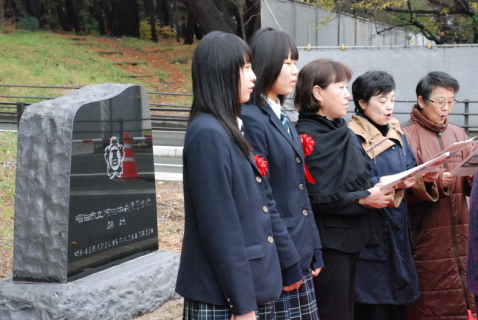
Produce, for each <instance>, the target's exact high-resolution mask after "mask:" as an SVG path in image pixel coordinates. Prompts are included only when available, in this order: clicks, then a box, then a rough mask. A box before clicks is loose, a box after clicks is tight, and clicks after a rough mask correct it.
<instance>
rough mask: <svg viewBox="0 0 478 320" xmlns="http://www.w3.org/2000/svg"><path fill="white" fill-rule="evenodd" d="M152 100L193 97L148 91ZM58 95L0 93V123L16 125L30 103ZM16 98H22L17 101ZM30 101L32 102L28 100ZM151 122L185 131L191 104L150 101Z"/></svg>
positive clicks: (45, 87) (156, 128) (5, 85)
mask: <svg viewBox="0 0 478 320" xmlns="http://www.w3.org/2000/svg"><path fill="white" fill-rule="evenodd" d="M0 87H11V88H34V89H59V90H71V89H75V90H76V89H80V88H81V87H60V86H30V85H8V84H0ZM148 96H150V97H151V99H150V100H157V96H176V97H192V94H190V93H171V92H148ZM55 98H57V97H50V96H22V95H0V100H9V101H0V124H2V123H3V124H9V125H12V126H14V125H16V126H17V127H18V124H19V122H20V118H21V116H22V114H23V112H24V110H25V108H27V107H28V106H29V105H31V104H33V103H36V102H40V101H43V100H50V99H55ZM14 100H17V101H18V100H21V102H15V101H14ZM26 101H30V102H26ZM149 105H150V110H151V122H152V127H153V130H167V131H185V130H186V126H187V121H188V116H189V112H190V110H191V106H187V105H177V104H167V103H150V104H149Z"/></svg>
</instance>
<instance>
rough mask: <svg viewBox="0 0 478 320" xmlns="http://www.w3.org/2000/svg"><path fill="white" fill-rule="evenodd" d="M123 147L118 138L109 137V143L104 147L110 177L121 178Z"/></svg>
mask: <svg viewBox="0 0 478 320" xmlns="http://www.w3.org/2000/svg"><path fill="white" fill-rule="evenodd" d="M123 160H124V148H123V146H122V145H121V144H120V143H119V141H118V138H116V137H111V139H110V145H109V146H107V147H106V148H105V161H106V165H107V173H108V177H110V179H113V178H114V177H118V178H121V175H122V174H123Z"/></svg>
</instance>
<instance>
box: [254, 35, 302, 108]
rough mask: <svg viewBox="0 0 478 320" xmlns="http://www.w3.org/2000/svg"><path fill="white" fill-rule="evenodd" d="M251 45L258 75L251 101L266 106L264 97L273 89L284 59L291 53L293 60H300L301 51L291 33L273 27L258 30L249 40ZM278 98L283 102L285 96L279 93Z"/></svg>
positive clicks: (255, 71)
mask: <svg viewBox="0 0 478 320" xmlns="http://www.w3.org/2000/svg"><path fill="white" fill-rule="evenodd" d="M249 46H250V47H251V50H252V54H253V55H254V63H253V64H252V70H254V73H255V74H256V77H257V80H256V82H255V87H254V91H253V92H252V95H251V99H250V102H251V103H253V104H257V105H263V106H266V105H267V102H266V100H265V98H264V97H266V96H267V93H269V92H270V91H271V90H272V89H273V87H274V84H275V82H276V80H277V77H278V76H279V74H280V72H281V70H282V66H283V65H284V60H285V59H287V58H288V57H289V54H290V57H291V59H292V60H299V51H298V50H297V46H296V44H295V41H294V39H292V37H291V36H290V35H288V34H287V33H285V32H283V31H279V30H275V29H273V28H262V29H259V30H257V31H256V32H255V33H254V35H253V36H252V37H251V39H250V40H249ZM278 98H279V101H280V103H281V104H283V103H284V99H285V96H284V95H279V96H278Z"/></svg>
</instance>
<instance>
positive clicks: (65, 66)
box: [0, 32, 128, 103]
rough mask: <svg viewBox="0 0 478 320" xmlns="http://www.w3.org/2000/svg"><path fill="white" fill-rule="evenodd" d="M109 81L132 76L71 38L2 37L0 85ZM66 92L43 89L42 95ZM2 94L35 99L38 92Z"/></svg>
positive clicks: (3, 91)
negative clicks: (128, 75) (27, 96)
mask: <svg viewBox="0 0 478 320" xmlns="http://www.w3.org/2000/svg"><path fill="white" fill-rule="evenodd" d="M7 44H8V45H7ZM72 53H74V54H72ZM105 82H117V83H127V82H128V77H127V74H126V73H125V72H123V71H122V70H121V69H120V68H117V67H115V66H114V65H113V63H112V62H111V61H108V60H106V59H104V58H103V57H101V56H98V55H97V54H96V53H94V52H92V51H91V50H89V49H88V48H80V46H78V45H76V44H75V43H74V42H73V41H70V40H69V39H67V38H62V37H60V36H59V35H57V34H55V33H47V32H16V33H6V34H0V84H14V85H15V84H17V85H24V84H28V85H49V86H86V85H90V84H94V83H105ZM66 93H68V92H65V91H64V90H59V89H41V94H42V96H51V97H58V96H61V95H64V94H66ZM0 95H15V96H26V95H30V96H31V95H33V96H35V92H34V90H33V89H31V88H2V87H0ZM17 101H25V99H17ZM26 102H29V103H32V102H37V101H36V100H33V99H31V100H30V101H28V100H27V101H26Z"/></svg>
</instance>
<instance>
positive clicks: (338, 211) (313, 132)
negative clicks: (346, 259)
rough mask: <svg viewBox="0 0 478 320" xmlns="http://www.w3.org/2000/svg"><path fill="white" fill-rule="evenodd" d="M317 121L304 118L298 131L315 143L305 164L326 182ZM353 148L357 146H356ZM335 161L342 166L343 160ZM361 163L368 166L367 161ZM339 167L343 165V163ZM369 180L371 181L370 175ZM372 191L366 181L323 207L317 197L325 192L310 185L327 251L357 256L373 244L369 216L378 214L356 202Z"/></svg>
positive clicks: (350, 186)
mask: <svg viewBox="0 0 478 320" xmlns="http://www.w3.org/2000/svg"><path fill="white" fill-rule="evenodd" d="M317 117H318V116H317V115H313V114H310V115H309V114H300V115H299V120H298V122H297V124H296V129H297V132H298V133H299V134H307V135H309V136H311V137H312V139H313V140H314V142H315V146H314V150H313V151H312V153H311V154H310V155H309V156H307V157H306V158H305V163H306V165H307V166H308V169H309V170H310V172H311V174H312V176H313V177H314V179H315V180H318V179H322V180H324V177H323V176H321V172H323V171H324V170H327V168H324V164H323V163H321V161H320V160H319V159H318V155H319V150H320V148H321V147H322V144H323V143H324V138H323V135H322V134H321V133H320V130H319V127H320V126H321V124H320V123H319V122H318V121H317V119H318V118H317ZM344 125H346V124H344ZM349 134H350V135H352V134H353V133H352V132H350V133H349ZM353 147H356V146H355V145H353ZM343 152H344V154H342V156H343V157H347V154H346V153H347V152H348V150H343ZM360 158H361V157H360ZM331 160H332V161H336V162H340V159H331ZM360 161H364V162H365V160H364V159H363V158H361V159H360ZM338 164H339V165H340V163H338ZM364 173H365V172H364ZM331 179H333V178H331ZM367 179H369V176H368V172H367ZM326 183H327V182H326ZM370 187H371V184H370V181H369V180H367V181H363V184H361V185H360V184H355V183H354V184H347V185H344V186H343V193H344V194H343V197H342V198H341V199H339V200H331V201H330V202H320V203H319V202H318V201H319V200H318V197H316V194H318V193H320V192H321V190H318V189H320V188H318V186H317V184H313V183H309V182H307V189H308V192H309V199H310V202H311V204H312V210H313V211H314V216H315V222H316V224H317V228H318V229H319V234H320V238H321V240H322V246H323V247H324V248H330V249H336V250H340V251H343V252H347V253H354V252H359V251H360V250H362V249H363V248H364V247H365V245H366V244H367V243H368V242H369V237H370V230H369V224H368V220H367V216H368V215H369V214H371V213H372V212H373V211H374V210H373V209H371V208H369V207H366V206H363V205H361V204H360V203H358V201H355V200H358V199H360V198H364V197H366V196H368V195H369V194H370V193H369V192H368V191H367V189H369V188H370ZM326 267H327V266H326Z"/></svg>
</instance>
